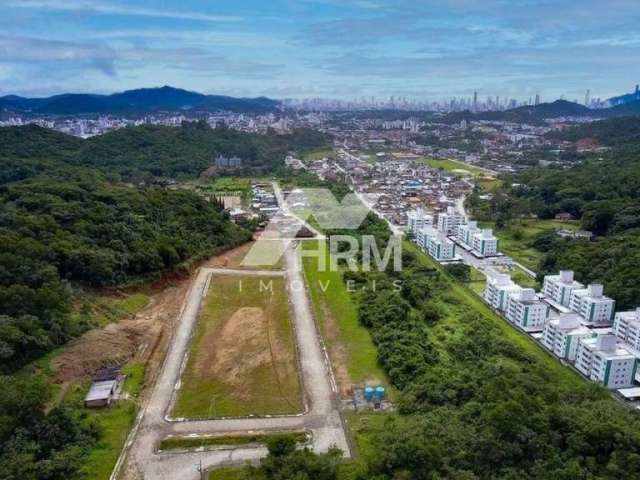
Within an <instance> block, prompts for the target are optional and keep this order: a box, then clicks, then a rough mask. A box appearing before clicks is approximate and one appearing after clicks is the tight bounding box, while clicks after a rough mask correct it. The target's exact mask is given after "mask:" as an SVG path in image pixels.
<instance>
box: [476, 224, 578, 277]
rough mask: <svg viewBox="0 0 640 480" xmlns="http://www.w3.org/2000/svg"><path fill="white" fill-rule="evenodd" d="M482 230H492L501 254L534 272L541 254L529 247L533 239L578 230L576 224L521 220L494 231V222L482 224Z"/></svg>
mask: <svg viewBox="0 0 640 480" xmlns="http://www.w3.org/2000/svg"><path fill="white" fill-rule="evenodd" d="M482 227H483V228H493V229H494V234H495V235H496V237H498V238H499V239H500V245H499V247H498V248H499V249H500V251H501V252H503V253H505V254H506V255H509V256H510V257H513V258H514V259H515V260H516V261H517V262H520V263H521V264H522V265H524V266H525V267H527V268H530V269H531V270H533V271H535V270H537V268H538V264H539V263H540V260H541V259H542V256H543V254H542V252H540V251H538V250H536V249H535V248H533V247H532V246H531V242H532V241H533V240H534V239H535V237H536V236H537V235H538V234H540V233H542V232H544V231H548V230H559V229H571V230H577V229H578V228H579V223H578V222H559V221H557V220H539V219H521V220H512V221H511V222H509V224H508V225H507V227H506V228H501V229H496V228H495V222H482Z"/></svg>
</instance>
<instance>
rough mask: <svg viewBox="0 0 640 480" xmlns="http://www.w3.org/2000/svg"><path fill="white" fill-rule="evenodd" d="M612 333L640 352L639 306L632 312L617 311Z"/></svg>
mask: <svg viewBox="0 0 640 480" xmlns="http://www.w3.org/2000/svg"><path fill="white" fill-rule="evenodd" d="M613 333H614V334H615V335H616V336H617V337H618V338H619V339H620V340H622V341H623V342H625V343H627V344H628V345H629V346H630V347H631V348H632V349H634V350H635V351H636V352H640V307H638V308H637V309H636V310H634V311H632V312H618V313H616V317H615V319H614V320H613Z"/></svg>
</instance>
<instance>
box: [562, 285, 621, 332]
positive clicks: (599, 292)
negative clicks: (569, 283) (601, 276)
mask: <svg viewBox="0 0 640 480" xmlns="http://www.w3.org/2000/svg"><path fill="white" fill-rule="evenodd" d="M603 291H604V287H603V286H602V285H599V284H592V285H589V286H588V287H587V288H584V289H580V290H573V291H572V292H571V298H570V299H569V308H570V309H571V310H573V311H574V312H576V313H577V314H579V315H580V316H581V317H582V318H583V320H584V323H585V324H586V325H592V326H608V325H611V324H612V323H613V318H614V315H615V306H616V302H615V301H614V300H613V299H611V298H609V297H607V296H605V295H604V294H603Z"/></svg>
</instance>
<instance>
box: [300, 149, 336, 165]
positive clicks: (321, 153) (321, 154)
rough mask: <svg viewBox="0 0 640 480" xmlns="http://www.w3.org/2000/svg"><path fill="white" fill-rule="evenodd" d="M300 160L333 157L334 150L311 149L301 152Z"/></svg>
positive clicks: (334, 155)
mask: <svg viewBox="0 0 640 480" xmlns="http://www.w3.org/2000/svg"><path fill="white" fill-rule="evenodd" d="M301 157H302V158H300V160H302V161H303V162H311V161H314V160H322V159H323V158H329V159H335V158H336V152H335V150H333V149H332V148H321V149H318V150H311V151H309V152H305V153H303V154H302V156H301Z"/></svg>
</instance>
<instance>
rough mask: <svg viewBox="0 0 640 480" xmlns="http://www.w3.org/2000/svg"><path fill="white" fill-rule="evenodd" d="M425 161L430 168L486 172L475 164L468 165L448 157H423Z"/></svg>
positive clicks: (477, 173)
mask: <svg viewBox="0 0 640 480" xmlns="http://www.w3.org/2000/svg"><path fill="white" fill-rule="evenodd" d="M425 163H426V164H427V165H429V166H430V167H431V168H437V169H442V170H447V171H449V172H453V171H462V170H466V171H467V172H469V173H470V174H473V175H483V174H485V173H488V172H487V171H486V170H484V169H483V168H480V167H476V166H475V165H469V164H467V163H464V162H459V161H457V160H451V159H449V158H427V159H425ZM461 173H462V172H461Z"/></svg>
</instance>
